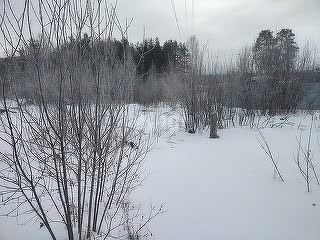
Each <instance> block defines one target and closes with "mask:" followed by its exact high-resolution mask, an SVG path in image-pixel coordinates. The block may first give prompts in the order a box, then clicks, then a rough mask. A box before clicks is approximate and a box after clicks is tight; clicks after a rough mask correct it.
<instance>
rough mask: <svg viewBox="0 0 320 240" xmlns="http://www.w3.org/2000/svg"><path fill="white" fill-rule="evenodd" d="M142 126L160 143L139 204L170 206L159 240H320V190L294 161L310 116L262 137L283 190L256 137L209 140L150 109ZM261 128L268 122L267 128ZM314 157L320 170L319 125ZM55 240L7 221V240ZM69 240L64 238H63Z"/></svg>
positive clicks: (1, 235) (159, 223) (158, 228)
mask: <svg viewBox="0 0 320 240" xmlns="http://www.w3.org/2000/svg"><path fill="white" fill-rule="evenodd" d="M146 110H147V111H144V112H143V115H142V116H141V122H146V121H147V122H148V125H147V126H146V128H145V129H146V130H147V131H151V132H152V133H153V134H154V136H157V141H156V142H155V144H154V149H153V150H152V151H151V152H150V153H149V155H148V157H147V161H146V164H145V166H144V168H145V169H146V170H147V172H148V173H150V175H149V176H148V178H147V179H146V180H145V182H144V184H143V186H142V187H141V188H140V189H139V190H138V191H137V192H136V193H135V194H134V196H133V199H134V200H135V202H137V203H141V204H143V206H145V208H146V209H148V207H149V206H150V202H151V203H152V204H157V205H160V204H162V203H163V204H164V209H165V210H166V212H165V213H164V214H162V215H160V216H158V217H156V218H155V219H154V220H153V221H152V222H151V223H150V225H149V228H150V230H151V232H152V233H153V238H154V239H158V240H170V239H183V240H194V239H223V240H229V239H230V240H231V239H232V240H233V239H247V240H260V239H261V240H263V239H272V240H285V239H290V240H301V239H304V240H316V239H318V238H319V236H320V228H319V217H320V187H319V186H318V185H317V184H316V182H315V180H314V179H313V180H312V183H311V192H310V193H308V192H307V190H306V184H305V182H304V180H303V178H302V175H301V174H300V172H299V170H298V168H297V164H296V162H295V156H296V153H297V146H298V142H297V138H298V137H299V134H300V129H301V128H303V129H305V130H304V131H303V140H302V142H303V147H305V145H306V142H307V135H308V128H309V126H310V120H311V116H310V115H308V114H298V115H295V116H292V117H290V123H292V124H284V125H281V127H271V126H272V124H274V123H277V122H281V120H280V118H279V117H275V118H273V119H271V121H270V122H269V123H268V125H267V126H266V127H264V128H261V129H260V131H261V132H262V134H263V135H264V136H265V138H266V139H267V141H268V144H269V145H270V148H271V150H272V153H273V154H274V156H275V158H276V160H278V165H279V169H280V171H281V173H282V174H283V177H284V180H285V181H284V182H281V181H280V180H279V179H278V178H277V179H274V172H273V165H272V162H271V161H270V159H268V157H267V156H266V154H265V153H264V152H263V150H262V148H261V147H260V145H259V142H258V140H257V139H259V133H258V131H257V129H251V128H250V127H235V128H228V129H223V130H220V131H219V135H220V138H219V139H209V137H208V136H209V133H208V131H207V130H204V131H202V132H200V133H197V134H194V135H192V134H188V133H186V132H184V131H183V124H182V118H181V117H180V115H179V113H178V112H176V111H173V110H171V109H170V108H168V107H161V108H150V109H146ZM261 122H262V121H261ZM315 123H316V126H315V129H314V130H313V133H312V134H313V135H312V136H313V137H312V141H311V149H312V156H313V159H312V160H313V162H314V164H315V166H316V168H318V163H319V160H320V158H319V157H318V156H320V144H319V141H318V136H319V126H318V125H319V121H318V120H317V119H316V120H315ZM15 239H16V240H20V239H33V240H47V239H48V240H49V239H50V238H49V236H48V234H47V233H46V231H45V229H44V228H41V229H39V226H38V225H36V223H35V222H34V221H31V222H30V223H28V224H26V225H25V226H21V227H20V226H18V225H17V221H16V220H15V219H8V218H0V240H15ZM61 239H63V237H61Z"/></svg>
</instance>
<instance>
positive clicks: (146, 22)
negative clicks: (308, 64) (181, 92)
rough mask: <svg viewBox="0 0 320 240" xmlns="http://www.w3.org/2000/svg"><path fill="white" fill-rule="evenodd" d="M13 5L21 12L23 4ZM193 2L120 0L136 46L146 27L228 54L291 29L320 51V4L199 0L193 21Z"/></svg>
mask: <svg viewBox="0 0 320 240" xmlns="http://www.w3.org/2000/svg"><path fill="white" fill-rule="evenodd" d="M0 1H3V0H0ZM112 1H114V0H112ZM11 2H12V3H13V4H14V5H15V7H17V8H19V7H21V6H19V5H22V3H23V2H24V0H11ZM172 2H173V3H174V6H175V9H176V13H177V18H178V22H179V26H180V29H181V31H180V33H179V31H178V27H177V24H176V22H175V17H174V13H173V8H172ZM192 2H193V0H118V15H119V16H120V18H121V19H123V20H124V19H125V18H128V19H130V18H132V17H133V18H134V21H133V25H132V27H131V28H130V32H129V37H130V41H131V42H137V41H141V40H142V39H143V32H144V31H143V29H144V28H145V29H146V37H156V36H157V37H159V39H160V41H164V40H166V39H177V40H180V41H185V40H186V39H187V36H189V35H190V34H191V33H193V31H194V33H195V34H197V36H198V38H199V39H200V40H201V41H202V42H204V43H207V44H208V45H209V48H210V49H211V50H215V51H218V52H220V51H222V52H224V51H235V50H238V49H239V48H241V47H242V46H245V45H250V44H252V43H253V42H254V39H255V38H256V37H257V35H258V33H259V31H260V30H263V29H270V30H273V31H277V30H279V29H281V28H292V29H293V30H294V32H295V33H296V36H297V41H298V44H299V45H300V46H302V45H303V44H304V42H305V41H306V40H309V41H310V42H311V43H313V45H316V46H317V47H318V48H320V0H194V18H193V10H192V5H193V4H192ZM193 19H194V29H193Z"/></svg>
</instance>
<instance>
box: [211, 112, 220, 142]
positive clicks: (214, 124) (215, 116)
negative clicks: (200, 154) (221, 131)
mask: <svg viewBox="0 0 320 240" xmlns="http://www.w3.org/2000/svg"><path fill="white" fill-rule="evenodd" d="M217 132H218V114H217V112H216V111H214V112H213V113H210V138H219V136H218V133H217Z"/></svg>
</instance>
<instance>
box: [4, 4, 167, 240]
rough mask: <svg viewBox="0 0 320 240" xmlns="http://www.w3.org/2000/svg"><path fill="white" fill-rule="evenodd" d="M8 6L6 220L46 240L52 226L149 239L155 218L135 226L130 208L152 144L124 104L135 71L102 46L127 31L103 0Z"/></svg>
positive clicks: (74, 234)
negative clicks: (37, 226) (19, 218)
mask: <svg viewBox="0 0 320 240" xmlns="http://www.w3.org/2000/svg"><path fill="white" fill-rule="evenodd" d="M11 4H12V3H11V1H10V0H8V1H4V9H3V12H2V16H1V25H0V30H1V33H2V37H3V38H4V40H5V43H4V44H3V45H2V47H3V50H4V52H5V53H6V54H7V57H6V58H4V59H3V60H2V68H3V69H2V70H3V71H1V73H2V74H1V87H2V96H3V98H2V104H3V107H2V108H3V111H4V115H2V117H1V122H2V129H1V142H2V143H3V144H4V145H5V146H4V148H3V149H2V150H1V151H0V156H1V158H0V167H1V173H0V182H1V195H2V203H4V204H6V208H5V210H7V212H6V215H23V214H27V215H29V216H30V219H34V218H36V219H38V220H39V221H40V222H41V224H42V225H43V226H45V227H46V229H47V230H48V231H49V233H50V236H51V237H52V239H57V233H56V232H55V224H63V225H64V226H65V227H66V231H67V236H68V239H70V240H73V239H79V240H81V239H91V237H93V235H94V233H97V234H99V235H100V236H101V237H103V239H107V238H109V237H114V238H121V237H124V236H126V235H128V234H129V235H130V234H132V233H133V232H134V234H135V236H140V235H144V234H149V232H143V231H145V229H146V228H145V227H146V224H147V223H148V222H149V221H150V220H151V219H152V218H154V217H155V216H157V215H158V214H160V213H161V212H162V209H161V208H160V209H155V208H152V211H151V213H150V215H149V216H147V217H145V218H141V214H142V213H141V212H140V211H137V210H136V209H134V205H132V204H129V202H130V201H129V197H130V194H131V193H132V191H133V190H134V189H135V188H136V187H137V186H139V184H140V183H141V181H142V180H143V176H142V175H141V170H140V169H141V165H142V162H143V160H144V159H145V156H146V154H147V153H148V151H149V148H150V143H151V142H150V138H149V137H148V135H146V134H145V133H144V131H143V124H139V126H140V127H138V124H137V121H138V113H139V111H138V110H137V109H136V108H135V107H130V106H129V105H128V103H130V102H131V101H132V96H133V94H132V92H133V90H132V89H133V85H134V81H135V72H134V70H135V66H134V65H133V64H132V61H131V57H130V52H129V51H126V47H125V46H124V47H123V59H118V58H117V57H115V54H114V52H113V49H112V47H111V46H110V45H108V44H104V43H108V39H111V38H112V36H113V34H114V32H115V31H116V30H117V31H118V33H120V35H121V36H125V35H126V34H127V30H128V28H129V26H130V23H129V22H127V21H126V22H125V24H124V25H122V24H121V23H120V19H119V17H118V16H117V14H116V4H115V5H112V4H109V3H108V2H107V1H104V0H96V1H55V0H52V1H42V0H39V1H30V0H26V1H25V4H24V8H23V10H22V12H21V13H17V12H15V10H14V7H13V6H12V5H11ZM84 32H87V33H88V34H86V35H85V36H86V37H85V38H83V37H82V36H83V33H84ZM86 40H88V41H86ZM89 40H90V41H89ZM102 40H103V44H102ZM100 43H101V44H100ZM89 48H90V51H89V50H88V49H89ZM18 51H23V53H20V54H22V55H23V56H24V61H22V62H18V63H17V61H15V60H16V57H15V56H16V54H17V53H18ZM30 89H31V90H30ZM24 90H28V91H26V93H28V94H32V96H30V95H29V96H28V95H26V94H25V95H24V94H23V93H22V92H23V91H24ZM21 96H23V99H22V98H21ZM26 101H27V103H28V101H29V104H25V103H26ZM8 209H9V211H8ZM131 210H132V211H131ZM141 219H142V220H141ZM137 221H138V223H137ZM133 222H135V223H136V224H134V223H133ZM128 223H130V224H131V223H132V225H131V226H130V231H128V229H129V228H127V232H125V231H124V229H123V227H124V226H126V225H128Z"/></svg>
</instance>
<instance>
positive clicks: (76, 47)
mask: <svg viewBox="0 0 320 240" xmlns="http://www.w3.org/2000/svg"><path fill="white" fill-rule="evenodd" d="M45 41H46V40H45V39H31V40H29V43H28V44H27V45H25V46H24V47H23V48H21V49H19V51H18V52H17V54H16V56H15V57H13V58H12V57H11V58H2V59H1V65H0V74H1V75H2V76H3V77H4V76H5V74H6V72H7V71H8V66H9V67H10V68H11V70H13V69H14V72H15V74H16V75H19V76H16V78H15V79H19V80H18V82H17V81H16V82H14V84H15V85H17V86H18V88H16V90H17V89H18V92H16V94H18V95H19V97H23V98H26V99H29V100H32V99H34V96H32V95H33V93H34V92H36V90H35V89H33V87H34V85H35V84H32V83H31V82H32V79H31V78H30V76H29V78H28V75H29V74H30V73H31V72H32V71H31V70H30V69H28V65H30V59H32V56H33V55H36V56H38V57H39V59H40V60H41V62H42V64H43V67H44V68H48V69H51V70H55V69H58V68H59V66H60V65H61V64H62V63H61V58H60V56H59V54H60V53H61V52H64V53H66V52H67V53H68V54H67V55H68V56H69V57H70V58H72V56H73V55H76V56H78V58H77V59H80V60H81V61H82V64H89V65H90V66H91V70H92V71H93V72H97V69H98V68H99V67H98V66H97V59H99V61H104V62H106V63H107V66H108V68H110V69H109V70H110V71H113V70H112V69H114V68H119V66H121V65H123V64H125V63H126V64H127V63H128V62H130V63H131V71H132V74H133V75H134V78H135V80H134V84H133V90H132V91H133V99H132V101H134V102H139V103H144V104H150V103H155V102H162V101H178V99H179V98H180V99H181V96H179V94H181V93H182V92H184V91H185V90H186V87H188V86H189V87H190V88H193V89H189V91H187V92H188V94H198V95H200V96H203V94H204V93H203V92H201V91H203V89H205V88H209V87H210V88H212V87H213V86H214V90H210V89H207V90H208V91H209V92H210V94H213V93H214V94H215V95H216V96H213V98H215V97H217V96H218V97H217V98H218V99H220V100H219V101H220V102H221V104H222V102H223V103H224V105H225V106H227V107H241V108H243V109H247V110H248V111H250V110H257V109H259V110H262V112H263V113H267V114H276V113H279V112H286V111H287V110H290V111H291V110H294V109H297V108H299V107H301V102H302V101H303V99H305V97H306V91H307V89H306V84H305V83H306V82H316V81H317V79H320V77H319V75H320V74H319V69H318V70H317V66H316V65H312V64H313V63H314V62H313V60H312V59H311V55H310V54H311V53H310V52H308V50H306V49H302V50H301V49H299V47H298V45H297V43H296V41H295V34H294V33H293V31H292V30H291V29H282V30H281V31H279V32H278V33H277V34H276V35H275V36H274V35H273V32H272V31H270V30H263V31H261V32H260V34H259V36H258V37H257V39H256V42H255V44H254V46H253V47H252V48H246V49H244V50H243V51H242V52H240V53H239V54H238V58H237V60H236V61H235V62H233V63H230V66H227V68H225V69H219V70H217V69H215V71H214V73H213V72H212V69H211V70H209V71H207V69H210V68H212V66H209V65H205V64H207V63H205V60H204V54H205V53H204V52H201V50H200V47H199V43H198V41H197V39H196V38H195V37H192V38H191V39H190V40H189V41H187V42H186V43H181V42H177V41H175V40H167V41H165V42H164V43H163V44H161V43H160V42H159V39H158V38H155V39H152V38H150V39H146V40H144V41H142V42H138V43H136V44H132V43H130V42H129V41H128V40H127V39H125V38H123V39H121V40H118V39H115V38H113V39H107V40H97V39H93V38H91V37H90V36H89V35H88V34H86V33H85V34H83V36H81V37H80V38H78V39H75V38H74V37H69V40H68V41H66V42H64V43H63V44H61V45H60V46H59V49H57V47H55V46H52V45H51V46H50V44H45ZM59 59H60V60H59ZM59 61H60V62H59ZM71 62H72V60H71ZM207 62H209V61H207ZM8 63H10V64H8ZM195 72H196V74H195ZM190 76H191V77H190ZM190 78H192V79H194V78H197V81H194V80H192V81H191V80H188V79H190ZM183 79H184V80H183ZM204 79H205V80H204ZM190 81H191V82H190ZM48 84H55V83H48ZM196 84H197V85H199V86H198V87H197V86H195V85H196ZM88 85H90V83H88ZM182 85H183V86H182ZM88 89H90V87H88ZM197 89H198V90H199V91H200V92H197V91H198V90H197ZM89 96H90V94H89ZM211 97H212V96H211ZM211 97H210V98H211ZM307 97H308V96H307ZM190 101H191V100H190ZM206 101H208V100H206ZM191 102H193V103H194V102H195V101H194V100H192V101H191ZM203 104H204V103H201V105H203ZM308 104H309V105H310V106H309V107H311V104H313V103H307V104H305V106H303V107H307V105H308ZM314 107H315V106H313V108H314Z"/></svg>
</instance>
